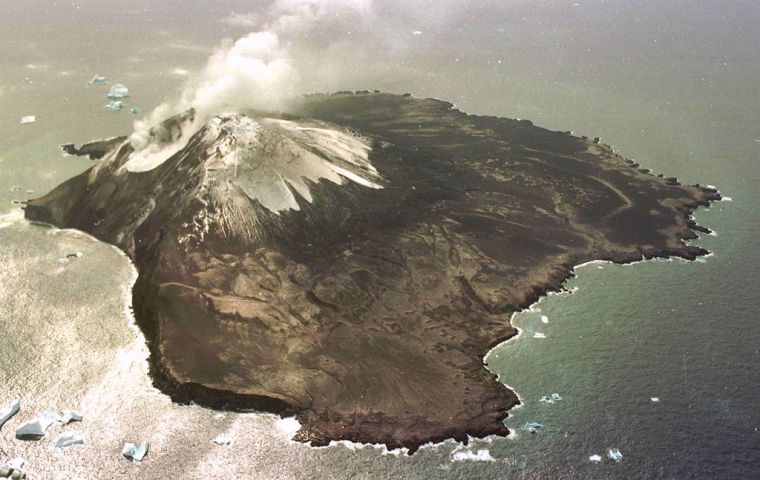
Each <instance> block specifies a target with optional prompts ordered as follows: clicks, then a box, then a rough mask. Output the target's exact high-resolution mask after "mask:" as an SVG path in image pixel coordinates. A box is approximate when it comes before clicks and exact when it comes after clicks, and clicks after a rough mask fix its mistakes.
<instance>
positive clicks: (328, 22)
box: [127, 0, 372, 171]
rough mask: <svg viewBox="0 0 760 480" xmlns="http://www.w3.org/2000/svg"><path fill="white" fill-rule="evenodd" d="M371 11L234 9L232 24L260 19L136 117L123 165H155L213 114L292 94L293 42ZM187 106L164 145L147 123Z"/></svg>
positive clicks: (357, 2) (316, 1) (337, 6)
mask: <svg viewBox="0 0 760 480" xmlns="http://www.w3.org/2000/svg"><path fill="white" fill-rule="evenodd" d="M371 14H372V0H276V1H275V2H274V3H272V4H271V5H270V6H269V8H268V9H266V10H265V12H264V14H262V15H259V14H258V13H249V14H233V15H232V16H231V17H230V19H231V20H230V22H231V23H235V21H237V20H239V19H241V18H245V19H246V21H248V22H250V23H253V22H254V21H255V20H256V19H261V20H260V22H261V23H260V29H259V30H258V31H255V32H252V33H249V34H248V35H245V36H243V37H242V38H239V39H238V40H236V41H234V42H233V41H231V40H226V41H224V42H223V43H222V45H221V46H220V47H218V48H217V49H216V50H215V51H214V53H213V54H212V55H211V57H210V58H209V60H208V62H207V63H206V66H205V67H204V69H203V71H202V72H201V74H200V75H199V76H197V77H195V78H192V79H190V80H189V81H188V83H187V85H186V87H185V88H184V89H183V92H182V94H181V95H180V96H179V98H178V99H177V100H176V101H174V102H170V103H164V104H162V105H159V106H158V107H157V108H156V109H154V110H153V111H152V112H151V113H150V114H149V115H148V116H147V117H146V118H144V119H141V120H138V121H136V122H135V124H134V133H133V134H132V136H131V137H130V142H131V144H132V146H133V147H134V149H135V153H134V154H133V157H132V159H130V161H129V163H128V165H127V169H128V170H130V171H144V170H150V169H152V168H155V167H156V166H157V165H159V164H161V163H162V162H163V161H164V160H166V159H167V158H169V157H170V156H171V155H173V154H174V153H176V152H177V151H179V150H180V149H181V148H182V147H183V146H184V145H185V144H186V143H187V140H188V139H189V136H190V135H192V134H193V133H194V132H195V131H197V130H198V128H199V127H200V126H201V125H203V124H205V123H206V122H207V121H208V120H209V119H210V118H211V117H213V116H214V115H218V114H221V113H228V112H233V111H237V110H241V109H250V108H261V109H266V108H276V107H277V106H278V105H279V104H280V103H281V102H282V101H283V100H285V99H286V98H289V97H291V96H293V95H294V94H295V93H297V92H296V90H297V85H298V81H299V71H298V68H297V62H296V61H295V60H294V58H293V56H292V55H291V50H292V48H293V44H294V43H296V42H299V41H303V39H304V38H307V39H308V36H309V35H310V34H311V33H313V32H315V31H316V30H318V29H321V28H324V27H326V26H331V27H334V26H335V25H343V24H345V25H346V28H349V27H350V25H352V24H353V23H354V22H357V21H366V20H367V19H368V18H370V17H371ZM233 19H234V20H233ZM237 23H239V22H237ZM191 108H192V109H194V110H195V119H194V121H193V122H192V124H191V125H186V126H185V127H184V128H183V130H182V135H181V137H180V138H179V139H177V140H176V141H174V142H170V143H165V144H160V143H158V142H155V141H154V136H153V135H152V133H151V129H152V128H154V127H156V126H157V125H159V124H160V122H161V121H162V120H165V119H166V118H168V117H170V116H172V115H176V114H179V113H182V112H185V111H187V110H189V109H191Z"/></svg>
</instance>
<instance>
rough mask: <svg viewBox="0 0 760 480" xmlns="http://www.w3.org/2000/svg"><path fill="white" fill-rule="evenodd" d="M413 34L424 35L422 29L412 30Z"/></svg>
mask: <svg viewBox="0 0 760 480" xmlns="http://www.w3.org/2000/svg"><path fill="white" fill-rule="evenodd" d="M412 35H422V31H420V30H414V31H413V32H412Z"/></svg>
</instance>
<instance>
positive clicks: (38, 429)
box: [16, 412, 57, 440]
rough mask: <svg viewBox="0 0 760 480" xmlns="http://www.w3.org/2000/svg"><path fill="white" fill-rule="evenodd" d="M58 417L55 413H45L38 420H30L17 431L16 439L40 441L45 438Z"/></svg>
mask: <svg viewBox="0 0 760 480" xmlns="http://www.w3.org/2000/svg"><path fill="white" fill-rule="evenodd" d="M56 418H57V415H56V414H55V413H53V412H43V413H42V415H40V416H39V417H37V418H34V419H32V420H29V421H28V422H26V423H24V424H23V425H21V426H20V427H18V428H17V429H16V438H18V439H20V440H39V439H40V438H42V437H44V436H45V432H46V431H47V429H48V427H49V426H50V425H52V424H53V422H55V420H56Z"/></svg>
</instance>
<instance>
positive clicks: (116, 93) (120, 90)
mask: <svg viewBox="0 0 760 480" xmlns="http://www.w3.org/2000/svg"><path fill="white" fill-rule="evenodd" d="M106 96H107V97H108V98H110V99H112V100H118V99H120V98H127V97H128V96H129V89H128V88H127V87H126V86H124V85H122V84H121V83H117V84H115V85H114V86H112V87H111V90H109V91H108V94H107V95H106Z"/></svg>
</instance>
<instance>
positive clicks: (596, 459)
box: [588, 455, 602, 463]
mask: <svg viewBox="0 0 760 480" xmlns="http://www.w3.org/2000/svg"><path fill="white" fill-rule="evenodd" d="M588 459H589V460H591V462H592V463H599V462H601V461H602V457H601V456H599V455H591V456H590V457H588Z"/></svg>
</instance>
